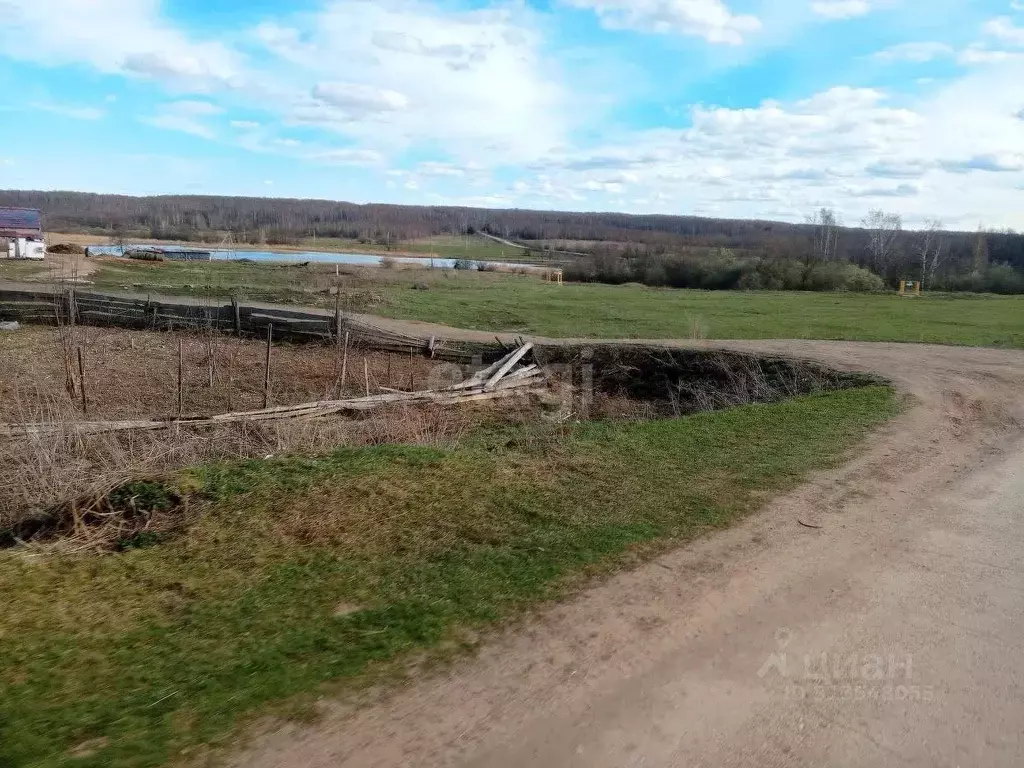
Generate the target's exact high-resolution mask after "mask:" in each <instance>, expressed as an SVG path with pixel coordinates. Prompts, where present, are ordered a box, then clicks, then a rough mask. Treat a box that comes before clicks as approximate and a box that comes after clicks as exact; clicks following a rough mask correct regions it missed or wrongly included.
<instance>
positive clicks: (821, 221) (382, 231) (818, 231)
mask: <svg viewBox="0 0 1024 768" xmlns="http://www.w3.org/2000/svg"><path fill="white" fill-rule="evenodd" d="M0 205H15V206H24V207H30V208H39V209H40V210H42V212H43V215H44V225H45V227H46V228H47V229H49V230H51V231H69V232H92V233H96V234H105V235H113V236H124V237H152V238H159V239H173V240H186V241H187V240H201V239H211V238H213V239H216V238H218V237H220V236H222V235H223V234H224V233H226V232H231V234H232V237H233V238H234V239H235V240H236V241H238V242H247V243H254V244H255V243H264V244H268V245H274V244H291V243H296V242H298V241H300V240H302V239H303V238H308V237H310V236H313V235H316V236H318V237H336V238H345V239H351V240H356V241H360V242H363V243H374V244H379V245H384V246H398V245H399V244H400V243H401V241H405V240H413V239H417V238H421V237H428V236H431V235H442V234H473V233H474V232H486V233H489V234H494V235H498V236H500V237H504V238H508V239H511V240H514V241H517V242H520V243H522V244H524V245H526V246H528V247H529V248H531V249H532V250H535V251H540V250H543V249H544V248H545V247H546V246H547V241H583V242H584V243H585V244H581V245H579V246H573V248H572V250H574V251H582V252H587V253H590V254H592V256H591V258H589V259H586V258H585V259H584V261H583V262H582V263H580V264H577V265H574V266H573V267H572V269H573V271H574V274H576V275H577V276H578V277H580V278H583V279H591V280H606V281H608V282H621V281H622V276H623V275H625V274H628V275H629V279H630V280H639V281H641V282H651V283H653V284H669V285H672V284H676V283H678V282H686V281H688V280H689V279H690V278H686V280H682V279H680V278H679V276H680V275H681V274H683V273H686V274H693V273H696V272H701V270H705V271H706V270H707V269H710V268H711V267H710V266H709V265H712V264H713V262H714V261H715V260H718V261H719V262H720V264H719V266H720V270H719V271H721V272H722V273H724V274H726V275H735V274H736V271H737V269H739V270H740V272H742V273H743V275H745V276H746V277H745V279H744V281H743V282H744V284H745V285H747V286H748V287H755V285H756V284H758V283H762V284H764V285H765V286H770V285H776V284H779V283H780V282H781V283H782V284H784V285H786V286H787V287H788V286H790V285H792V284H793V282H794V280H795V275H796V274H797V266H799V271H800V280H799V282H800V284H802V285H804V286H810V285H813V284H815V281H816V278H815V277H814V275H815V274H820V273H821V271H822V270H821V269H816V266H817V265H818V264H820V263H837V264H852V265H855V266H859V267H863V268H865V269H868V270H870V271H871V272H873V273H874V274H876V275H878V276H879V277H880V278H881V279H882V281H883V284H885V285H888V286H890V287H891V286H893V285H895V284H896V283H897V282H898V281H899V280H901V279H922V278H923V279H924V280H925V282H926V284H927V285H928V287H931V288H936V289H946V290H978V291H998V292H1004V293H1012V292H1024V235H1020V234H1016V233H1014V232H1009V231H1007V232H947V231H943V230H942V229H941V227H939V226H938V225H935V226H933V227H932V228H931V229H930V230H928V231H927V232H916V231H906V230H903V228H902V225H901V223H900V222H899V219H898V217H894V216H891V215H884V214H882V212H880V211H879V212H875V213H873V214H872V220H871V221H870V222H865V225H864V226H860V227H840V226H838V225H837V223H836V219H835V216H834V214H832V212H831V211H817V212H810V211H809V212H808V213H809V214H810V216H809V223H807V224H787V223H781V222H770V221H746V220H736V219H710V218H701V217H696V216H661V215H658V216H655V215H644V216H634V215H628V214H621V213H569V212H559V211H530V210H489V209H481V208H457V207H444V206H429V207H428V206H401V205H376V204H374V205H356V204H353V203H343V202H332V201H327V200H293V199H276V198H253V197H211V196H159V197H126V196H121V195H97V194H89V193H82V192H33V191H16V190H10V191H0ZM673 264H677V265H679V266H672V265H673ZM771 265H777V266H775V267H773V266H771ZM786 265H789V266H786ZM794 265H797V266H794ZM840 271H842V270H840ZM780 273H784V276H783V277H779V274H780ZM832 274H833V275H835V274H838V272H836V270H835V268H833V270H832ZM845 274H846V275H847V278H849V279H845V278H844V280H842V281H841V282H844V283H846V284H851V285H854V284H860V282H861V281H860V279H859V278H857V279H854V278H852V277H850V276H851V275H854V274H855V273H853V272H848V271H847V272H846V273H845ZM701 281H704V282H723V283H726V284H730V283H732V282H735V283H736V284H737V285H739V279H737V280H736V281H732V280H731V279H727V280H723V281H716V280H708V279H705V278H701V279H700V280H698V282H701Z"/></svg>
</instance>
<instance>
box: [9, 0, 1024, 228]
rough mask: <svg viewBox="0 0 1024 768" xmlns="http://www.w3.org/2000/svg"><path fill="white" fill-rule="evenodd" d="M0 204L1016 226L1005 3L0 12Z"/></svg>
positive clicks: (1008, 4) (106, 2)
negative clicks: (245, 204)
mask: <svg viewBox="0 0 1024 768" xmlns="http://www.w3.org/2000/svg"><path fill="white" fill-rule="evenodd" d="M0 19H3V20H4V23H5V25H6V26H7V27H8V29H7V32H8V34H6V35H5V38H6V40H8V41H12V42H10V44H7V45H5V46H4V47H3V48H0V188H2V187H7V188H11V187H16V188H42V189H77V190H86V191H96V192H117V193H124V194H161V193H197V194H198V193H202V194H246V195H269V196H287V197H319V198H330V199H339V200H351V201H355V202H374V201H384V202H396V203H415V204H428V205H429V204H464V205H481V206H490V207H511V206H518V207H530V208H555V209H568V210H621V211H628V212H638V213H639V212H657V213H674V214H698V215H708V216H723V217H744V218H749V217H756V218H768V219H785V220H792V221H800V220H802V219H804V218H805V217H806V216H807V215H808V214H809V213H811V212H812V211H813V210H814V209H815V208H817V207H820V206H830V207H834V208H835V209H836V210H837V211H838V212H839V215H840V217H841V218H842V219H843V220H844V221H846V222H847V223H856V222H857V221H859V219H860V218H861V217H863V216H864V215H865V214H866V213H867V211H869V210H871V209H876V208H882V209H885V210H887V211H893V212H897V213H900V214H902V215H903V216H904V218H905V220H906V222H907V224H908V225H910V226H916V225H920V224H922V223H923V222H924V221H926V220H928V219H933V218H936V219H942V220H943V221H944V222H945V224H946V225H948V226H955V227H960V228H967V229H973V228H975V227H977V226H978V225H984V226H988V227H1015V228H1024V0H975V1H973V2H964V0H960V1H959V2H955V1H954V0H530V1H527V0H511V1H510V2H489V1H488V0H378V1H377V2H369V1H367V0H298V2H290V3H287V4H284V3H280V2H270V1H269V0H249V1H248V2H244V3H242V2H229V1H228V0H164V1H163V2H161V1H160V0H0Z"/></svg>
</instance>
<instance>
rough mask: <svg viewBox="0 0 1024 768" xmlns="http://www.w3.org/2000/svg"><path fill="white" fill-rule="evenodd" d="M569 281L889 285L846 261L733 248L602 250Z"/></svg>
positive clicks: (828, 287) (733, 286)
mask: <svg viewBox="0 0 1024 768" xmlns="http://www.w3.org/2000/svg"><path fill="white" fill-rule="evenodd" d="M565 279H566V280H572V281H575V282H590V283H595V282H596V283H610V284H613V285H621V284H623V283H643V284H644V285H651V286H660V287H668V288H697V289H702V290H708V291H728V290H773V291H858V292H871V291H882V290H884V289H885V282H884V281H883V280H882V278H881V277H879V276H878V275H876V274H874V273H873V272H871V271H869V270H867V269H863V268H862V267H858V266H856V265H854V264H850V263H847V262H826V263H820V264H812V265H810V266H808V265H806V264H804V263H802V262H799V261H796V260H794V259H764V258H760V259H759V258H745V259H740V258H736V257H735V256H733V255H732V254H730V253H728V252H723V253H721V254H719V255H716V256H672V255H644V256H639V257H636V258H623V257H620V256H615V255H609V254H602V255H597V256H593V257H590V258H586V259H581V260H579V261H577V262H576V263H574V264H572V265H570V266H569V267H567V268H566V269H565Z"/></svg>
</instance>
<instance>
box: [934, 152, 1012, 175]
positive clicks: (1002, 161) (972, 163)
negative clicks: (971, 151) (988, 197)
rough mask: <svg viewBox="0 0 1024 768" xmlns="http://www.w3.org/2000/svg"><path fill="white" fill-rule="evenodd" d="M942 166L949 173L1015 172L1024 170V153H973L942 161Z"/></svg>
mask: <svg viewBox="0 0 1024 768" xmlns="http://www.w3.org/2000/svg"><path fill="white" fill-rule="evenodd" d="M942 167H943V168H945V169H946V170H947V171H950V172H951V173H971V172H972V171H983V172H986V173H1016V172H1018V171H1024V155H1021V154H1015V153H1008V152H1007V153H1002V154H988V155H974V156H972V157H969V158H967V159H965V160H952V161H946V162H943V163H942Z"/></svg>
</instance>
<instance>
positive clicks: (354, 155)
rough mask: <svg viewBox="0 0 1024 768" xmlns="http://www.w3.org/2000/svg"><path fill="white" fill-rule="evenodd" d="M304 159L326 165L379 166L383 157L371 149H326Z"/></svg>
mask: <svg viewBox="0 0 1024 768" xmlns="http://www.w3.org/2000/svg"><path fill="white" fill-rule="evenodd" d="M306 159H308V160H313V161H315V162H319V163H325V164H327V165H359V166H370V165H380V164H381V163H383V162H384V156H383V155H382V154H381V153H380V152H375V151H374V150H372V149H359V148H355V147H348V148H344V149H327V150H320V151H317V152H313V153H310V154H308V155H306Z"/></svg>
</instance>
